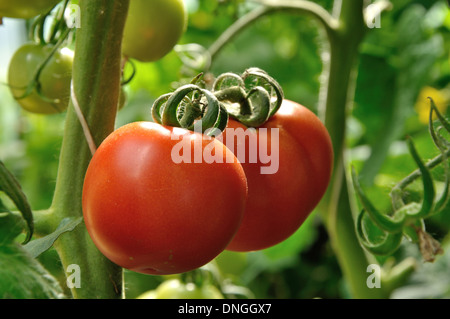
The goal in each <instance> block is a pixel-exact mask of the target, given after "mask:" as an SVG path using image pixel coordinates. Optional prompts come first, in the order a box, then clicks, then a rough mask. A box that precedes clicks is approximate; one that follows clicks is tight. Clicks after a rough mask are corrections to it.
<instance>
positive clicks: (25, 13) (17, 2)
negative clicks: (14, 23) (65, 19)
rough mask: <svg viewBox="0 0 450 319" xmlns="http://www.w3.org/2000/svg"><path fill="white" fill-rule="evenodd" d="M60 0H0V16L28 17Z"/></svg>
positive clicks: (41, 11) (44, 10)
mask: <svg viewBox="0 0 450 319" xmlns="http://www.w3.org/2000/svg"><path fill="white" fill-rule="evenodd" d="M60 1H61V0H32V1H30V0H14V1H11V0H0V17H8V18H18V19H30V18H33V17H35V16H37V15H39V14H41V13H45V12H47V11H49V10H50V9H51V8H53V7H54V6H55V5H56V4H57V3H58V2H60Z"/></svg>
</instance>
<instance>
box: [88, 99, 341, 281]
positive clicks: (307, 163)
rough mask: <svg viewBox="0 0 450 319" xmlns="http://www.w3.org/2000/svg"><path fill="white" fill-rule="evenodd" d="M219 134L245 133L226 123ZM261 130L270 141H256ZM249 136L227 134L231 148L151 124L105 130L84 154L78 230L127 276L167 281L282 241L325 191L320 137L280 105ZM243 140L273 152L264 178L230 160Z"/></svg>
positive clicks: (300, 110) (306, 113) (310, 120)
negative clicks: (229, 254) (225, 254)
mask: <svg viewBox="0 0 450 319" xmlns="http://www.w3.org/2000/svg"><path fill="white" fill-rule="evenodd" d="M228 128H234V129H236V128H242V130H244V129H245V127H244V126H243V125H242V124H241V123H239V122H237V121H235V120H232V119H230V120H229V121H228V127H227V129H228ZM263 128H264V129H270V130H267V131H268V132H273V133H268V134H265V135H264V134H261V135H260V134H258V131H261V130H262V129H263ZM272 129H273V130H272ZM250 132H251V133H250V134H246V135H242V136H241V135H234V136H233V137H234V138H235V139H237V140H236V141H235V142H236V143H234V145H235V146H236V148H234V149H233V148H230V147H227V146H229V144H228V141H226V135H225V133H223V134H222V135H220V136H218V137H216V138H210V137H208V136H206V135H205V134H202V133H198V132H194V131H191V130H187V129H184V128H179V127H171V126H166V125H161V124H158V123H153V122H136V123H131V124H127V125H125V126H123V127H121V128H119V129H117V130H116V131H114V132H113V133H112V134H111V135H110V136H108V137H107V138H106V139H105V140H104V142H103V143H102V144H101V145H100V146H99V148H98V149H97V151H96V153H95V154H94V156H93V158H92V160H91V162H90V165H89V167H88V170H87V173H86V177H85V184H84V190H83V211H84V219H85V224H86V227H87V229H88V231H89V233H90V235H91V238H92V239H93V241H94V243H95V244H96V245H97V247H98V248H99V249H100V251H101V252H102V253H103V254H104V255H105V256H106V257H108V258H109V259H110V260H112V261H113V262H115V263H117V264H118V265H121V266H122V267H125V268H128V269H131V270H133V271H137V272H142V273H147V274H172V273H181V272H186V271H189V270H192V269H195V268H198V267H200V266H202V265H204V264H206V263H207V262H209V261H211V260H212V259H213V258H215V257H216V256H217V255H219V254H220V253H221V252H222V251H224V250H232V251H253V250H260V249H264V248H267V247H270V246H273V245H275V244H277V243H279V242H281V241H283V240H284V239H286V238H287V237H289V236H290V235H291V234H292V233H294V232H295V231H296V230H297V229H298V228H299V227H300V226H301V224H302V223H303V221H304V220H305V219H306V217H307V216H308V215H309V214H310V212H311V211H312V210H313V209H314V207H315V206H316V205H317V204H318V202H319V200H320V199H321V197H322V196H323V194H324V192H325V190H326V188H327V186H328V182H329V178H330V175H331V170H332V162H333V152H332V146H331V140H330V137H329V135H328V132H327V130H326V129H325V127H324V125H323V124H322V123H321V121H320V120H319V119H318V118H317V117H316V116H315V114H314V113H313V112H311V111H310V110H308V109H307V108H305V107H304V106H301V105H299V104H297V103H295V102H292V101H289V100H284V101H283V103H282V104H281V107H280V109H279V110H278V112H277V113H276V114H275V115H274V116H272V117H271V118H270V119H269V120H268V121H267V122H266V123H265V124H263V125H262V126H260V127H258V128H256V129H255V130H251V131H250ZM251 134H256V135H257V138H256V141H257V146H258V148H261V147H263V145H265V147H267V149H272V150H273V151H274V152H277V153H278V155H277V156H276V157H273V160H274V161H277V163H274V165H275V167H277V169H276V170H274V171H273V172H271V173H270V174H263V173H261V172H262V171H264V170H262V168H263V167H264V166H266V165H267V161H264V160H261V159H258V160H256V161H242V160H239V159H238V157H237V156H238V154H237V153H238V148H239V147H242V146H245V145H247V146H246V152H247V153H248V152H249V145H250V143H247V142H246V140H245V139H246V138H251ZM275 135H276V138H275ZM180 143H181V144H180ZM180 145H181V146H180ZM272 145H275V146H276V147H272ZM180 152H182V153H183V156H182V158H183V160H180V157H179V155H180ZM186 155H187V156H186ZM197 155H199V157H197ZM205 155H213V158H214V160H213V161H208V160H207V158H206V157H204V156H205ZM202 156H203V158H202ZM196 159H197V160H196ZM199 159H200V160H199Z"/></svg>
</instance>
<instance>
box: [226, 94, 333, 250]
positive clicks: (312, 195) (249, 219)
mask: <svg viewBox="0 0 450 319" xmlns="http://www.w3.org/2000/svg"><path fill="white" fill-rule="evenodd" d="M228 127H229V128H233V129H237V128H241V129H242V130H245V129H246V127H244V126H243V125H242V124H241V123H239V122H236V121H233V120H230V121H229V123H228ZM264 128H265V129H267V134H263V130H262V129H264ZM236 132H237V131H236ZM277 132H278V133H277ZM226 133H227V130H225V133H224V134H223V136H222V137H223V142H224V144H225V145H227V146H228V147H230V148H231V149H232V150H233V152H234V153H235V155H236V156H237V157H238V159H239V160H240V161H241V164H242V167H243V168H244V171H245V174H246V177H247V183H248V198H247V204H246V210H245V214H244V219H243V221H242V224H241V226H240V228H239V231H238V232H237V234H236V236H235V237H234V238H233V240H232V241H231V243H230V245H228V247H227V249H228V250H232V251H252V250H260V249H264V248H267V247H270V246H273V245H275V244H278V243H280V242H281V241H283V240H285V239H286V238H288V237H289V236H290V235H292V234H293V233H294V232H295V231H296V230H297V229H298V228H299V227H300V226H301V225H302V223H303V222H304V220H305V219H306V218H307V216H308V215H309V214H310V213H311V211H312V210H313V209H314V208H315V206H316V205H317V204H318V203H319V201H320V199H321V197H322V196H323V194H324V193H325V191H326V189H327V186H328V183H329V179H330V175H331V172H332V165H333V149H332V144H331V139H330V136H329V134H328V131H327V130H326V128H325V126H324V125H323V124H322V122H321V121H320V120H319V118H318V117H317V116H316V115H315V114H314V113H313V112H311V111H310V110H308V109H307V108H306V107H304V106H302V105H300V104H297V103H295V102H292V101H289V100H284V101H283V103H282V105H281V107H280V109H279V111H278V112H277V113H276V114H275V115H274V116H273V117H271V118H270V119H269V121H267V122H266V123H265V124H264V125H262V126H261V127H259V128H257V129H256V130H255V131H254V132H253V133H252V134H251V136H252V137H251V138H255V141H257V143H256V145H257V146H258V151H260V150H263V153H262V154H267V155H268V154H270V156H266V157H265V156H261V153H260V154H259V155H258V157H257V160H256V162H253V163H252V162H251V159H250V158H249V154H251V152H252V149H251V146H250V145H251V144H250V141H251V140H252V139H251V138H250V137H249V136H250V135H249V136H247V137H242V136H243V135H239V134H237V133H236V134H235V135H237V136H240V137H238V138H235V146H234V147H232V146H230V145H231V144H229V140H230V138H228V139H227V137H226ZM238 145H240V146H238ZM243 145H245V154H247V155H246V156H247V158H242V157H241V155H239V153H238V152H239V147H242V146H243ZM265 146H267V149H266V150H267V152H266V151H265V150H264V148H263V147H265ZM271 150H272V154H271V153H270V152H271ZM253 151H254V150H253ZM241 154H243V153H241ZM269 160H270V161H269ZM264 162H266V163H264ZM261 169H263V170H264V169H265V170H266V174H262V173H261V172H262V171H261Z"/></svg>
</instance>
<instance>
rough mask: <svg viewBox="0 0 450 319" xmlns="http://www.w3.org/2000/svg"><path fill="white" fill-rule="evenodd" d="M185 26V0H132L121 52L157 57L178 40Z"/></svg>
mask: <svg viewBox="0 0 450 319" xmlns="http://www.w3.org/2000/svg"><path fill="white" fill-rule="evenodd" d="M186 26H187V11H186V7H185V4H184V1H183V0H151V1H150V0H133V1H130V6H129V9H128V16H127V21H126V23H125V29H124V34H123V41H122V52H123V54H124V55H125V56H127V57H129V58H133V59H137V60H139V61H141V62H152V61H157V60H159V59H161V58H162V57H164V56H165V55H166V54H167V53H169V52H170V51H171V50H172V48H173V47H174V46H175V45H176V44H177V42H178V40H179V39H180V38H181V36H182V35H183V33H184V31H185V30H186Z"/></svg>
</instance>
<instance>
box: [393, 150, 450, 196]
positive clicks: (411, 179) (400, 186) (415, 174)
mask: <svg viewBox="0 0 450 319" xmlns="http://www.w3.org/2000/svg"><path fill="white" fill-rule="evenodd" d="M445 154H446V158H448V157H449V156H450V149H448V150H447V151H446V152H445ZM443 158H444V156H443V155H442V153H441V154H439V155H437V156H436V157H434V158H433V159H431V160H430V161H429V162H428V163H426V164H425V166H426V167H427V168H428V169H433V168H434V167H436V166H437V165H439V164H441V163H442V160H443ZM420 176H422V174H421V173H420V170H419V169H416V170H415V171H413V172H412V173H411V174H409V175H408V176H406V177H405V178H404V179H402V180H401V181H400V182H399V183H398V184H397V185H395V186H394V187H393V188H392V191H391V194H392V193H393V192H394V191H395V190H402V189H405V187H407V186H408V185H409V184H411V183H412V182H414V181H415V180H416V179H417V178H419V177H420Z"/></svg>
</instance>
